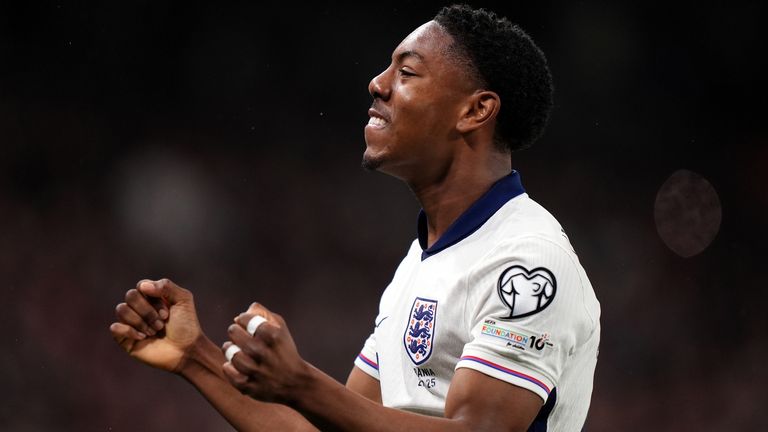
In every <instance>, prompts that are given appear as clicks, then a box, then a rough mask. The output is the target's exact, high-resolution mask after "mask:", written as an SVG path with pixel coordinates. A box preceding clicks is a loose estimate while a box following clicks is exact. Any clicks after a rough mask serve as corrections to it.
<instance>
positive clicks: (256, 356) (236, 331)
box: [227, 324, 267, 364]
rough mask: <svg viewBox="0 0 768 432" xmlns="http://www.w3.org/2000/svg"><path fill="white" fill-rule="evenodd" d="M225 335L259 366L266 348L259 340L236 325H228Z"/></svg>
mask: <svg viewBox="0 0 768 432" xmlns="http://www.w3.org/2000/svg"><path fill="white" fill-rule="evenodd" d="M227 333H228V334H229V340H231V341H232V343H234V344H235V345H237V346H238V347H240V349H241V350H242V351H243V353H244V354H245V355H246V356H248V357H250V358H251V360H252V361H253V362H254V363H256V364H259V363H261V362H262V360H263V358H264V354H265V353H266V349H267V347H266V346H265V345H264V342H263V341H262V340H261V339H258V338H254V337H252V336H251V335H250V334H248V332H246V331H245V329H243V328H242V327H240V326H239V325H237V324H232V325H230V326H229V328H227ZM235 357H239V356H235Z"/></svg>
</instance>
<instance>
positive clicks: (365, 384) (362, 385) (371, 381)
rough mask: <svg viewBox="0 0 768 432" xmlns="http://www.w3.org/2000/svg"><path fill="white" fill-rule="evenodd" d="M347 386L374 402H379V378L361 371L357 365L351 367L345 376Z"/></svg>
mask: <svg viewBox="0 0 768 432" xmlns="http://www.w3.org/2000/svg"><path fill="white" fill-rule="evenodd" d="M347 388H348V389H350V390H352V391H353V392H355V393H357V394H359V395H362V396H364V397H366V398H368V399H370V400H372V401H374V402H376V403H379V404H380V403H381V385H380V384H379V380H377V379H376V378H374V377H372V376H370V375H368V374H367V373H365V372H363V371H362V370H360V368H358V367H357V366H354V367H353V368H352V372H350V373H349V377H348V378H347Z"/></svg>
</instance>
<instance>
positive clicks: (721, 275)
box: [0, 1, 768, 431]
mask: <svg viewBox="0 0 768 432" xmlns="http://www.w3.org/2000/svg"><path fill="white" fill-rule="evenodd" d="M9 3H10V2H5V3H3V4H2V6H0V276H2V278H1V279H0V280H2V282H0V288H1V289H2V297H3V302H2V305H3V310H2V312H1V313H0V324H1V325H2V327H1V328H2V338H0V371H2V372H0V389H2V396H0V398H1V399H0V429H2V430H8V431H38V430H41V431H42V430H51V431H52V430H56V431H106V430H112V431H131V430H151V431H157V430H224V429H227V428H228V427H229V426H228V425H227V424H226V423H225V422H224V421H223V420H222V419H220V418H219V416H218V415H217V414H216V413H215V412H214V410H213V409H211V408H209V407H208V406H207V404H206V402H205V401H204V400H203V398H202V397H200V396H199V395H198V394H197V393H196V392H195V391H194V390H193V389H192V388H191V387H190V386H189V385H188V384H186V383H185V382H183V380H181V379H180V378H178V377H175V376H171V375H168V374H164V373H161V372H158V371H155V370H151V369H149V368H146V367H143V366H142V365H140V364H138V363H136V362H134V361H132V360H131V359H129V358H128V357H127V356H126V355H124V353H123V352H122V351H121V350H120V349H119V348H118V347H117V345H116V344H114V343H113V341H112V340H111V338H110V336H109V332H108V326H109V324H110V322H112V320H113V313H114V306H115V305H116V304H117V303H118V302H119V301H121V297H122V295H123V293H124V292H125V291H126V290H127V289H129V288H131V287H132V286H133V285H134V284H135V282H136V281H137V280H139V279H142V278H160V277H164V276H167V277H170V278H172V279H173V280H175V281H177V282H178V283H179V284H181V285H183V286H185V287H187V288H189V289H191V290H192V291H193V292H194V293H195V294H196V299H197V302H198V309H199V311H200V315H201V320H202V322H203V325H204V327H205V329H206V331H207V333H208V334H209V336H210V337H211V338H212V339H214V341H216V342H217V343H221V342H223V341H224V337H225V329H226V326H227V325H228V324H229V322H230V321H231V319H232V317H233V316H234V315H235V314H236V313H239V312H240V311H242V310H244V309H245V308H246V307H247V306H248V304H250V302H252V301H254V300H258V301H260V302H262V303H264V304H266V305H267V306H269V307H270V308H272V309H273V310H275V311H277V312H279V313H281V314H283V315H284V316H285V317H286V319H287V320H288V323H289V325H290V328H291V330H292V332H293V334H294V337H295V339H296V340H297V343H298V345H299V349H300V352H301V353H302V354H303V356H304V357H305V358H306V359H308V360H309V361H311V362H312V363H313V364H315V365H316V366H318V367H320V368H321V369H323V370H325V371H327V372H328V373H330V374H331V375H333V376H334V377H336V378H338V379H340V380H343V379H344V378H345V377H346V374H347V373H348V371H349V370H350V368H351V366H352V361H353V359H354V357H355V355H356V353H357V352H358V350H359V348H360V346H361V344H362V342H363V340H364V339H365V337H366V336H367V334H368V333H369V332H370V330H371V328H372V323H373V318H374V316H375V313H376V309H377V306H378V296H379V294H380V293H381V291H382V290H383V289H384V287H385V286H386V284H387V282H388V281H389V278H390V277H391V275H392V272H393V271H394V269H395V267H396V265H397V263H398V261H399V260H400V258H401V257H402V256H403V255H404V253H405V251H406V248H407V246H408V244H409V242H410V241H411V240H412V239H413V237H414V235H415V220H416V219H415V217H416V212H417V210H418V205H417V203H416V202H415V200H414V199H413V197H412V195H411V194H410V192H409V191H408V189H407V188H406V187H405V186H404V185H403V184H401V183H399V182H398V181H396V180H394V179H391V178H388V177H385V176H383V175H380V174H371V173H366V172H364V171H363V170H361V169H360V168H359V163H360V157H361V154H362V150H363V147H364V141H363V133H362V130H363V126H364V124H365V123H366V122H367V114H366V110H367V107H368V106H369V103H370V96H369V95H368V93H367V89H366V86H367V84H368V81H369V80H370V78H371V77H373V76H374V75H375V74H377V73H378V72H379V71H380V70H382V69H383V68H384V67H386V65H387V64H388V61H389V55H390V53H391V51H392V49H393V48H394V47H395V46H396V45H397V44H398V43H399V41H400V40H401V39H402V38H403V37H404V36H406V35H407V34H408V33H409V32H410V31H411V30H412V29H413V28H415V27H416V26H418V25H420V24H421V23H423V22H425V21H428V20H429V19H430V18H431V17H432V16H433V15H434V14H435V13H436V12H437V10H438V8H439V6H440V4H438V3H432V2H404V3H402V4H397V5H396V6H393V5H392V4H391V3H388V2H382V3H361V4H360V5H358V6H352V7H350V6H347V5H344V6H342V5H340V4H337V3H335V2H317V3H314V4H312V5H311V6H306V5H300V4H297V3H293V2H282V3H280V6H275V5H262V4H259V3H257V2H241V3H229V2H227V4H214V3H213V2H211V3H210V4H207V5H206V4H200V3H196V2H160V1H131V2H101V4H99V5H85V3H84V2H67V1H61V2H48V3H45V2H27V6H21V5H19V4H20V3H22V2H14V4H13V5H12V6H11V5H9ZM16 3H19V4H16ZM220 3H223V2H220ZM476 5H478V6H490V7H491V8H493V9H495V10H496V11H498V12H500V13H501V14H503V15H506V16H508V17H510V18H511V19H512V20H513V21H515V22H517V23H519V24H521V26H522V27H523V28H525V29H526V30H527V31H528V32H529V33H530V34H531V35H532V36H533V37H534V39H535V40H536V41H537V43H538V44H539V45H540V46H541V47H542V48H543V50H544V51H545V52H546V53H547V55H548V57H549V60H550V64H551V67H552V71H553V75H554V78H555V84H556V88H557V91H556V106H555V109H554V112H553V115H552V119H551V122H550V125H549V128H548V131H547V133H546V134H545V136H544V137H543V138H542V139H541V140H540V141H539V142H538V143H537V145H536V146H534V148H532V149H530V150H527V151H525V152H522V153H519V154H516V155H515V159H514V166H515V167H516V168H517V169H518V170H519V171H521V173H522V176H523V181H524V184H525V185H526V188H527V190H528V192H529V194H530V195H531V196H532V197H533V198H534V199H536V200H537V201H539V202H540V203H542V204H543V205H544V206H545V207H547V208H548V209H550V210H551V211H552V212H553V213H554V214H555V215H556V216H557V217H558V218H559V220H560V221H561V223H562V224H563V226H564V227H565V229H566V230H567V231H568V233H569V235H570V237H571V240H572V242H573V244H574V246H575V247H576V250H577V252H578V253H579V256H580V258H581V261H582V263H583V264H584V266H585V268H586V269H587V273H588V274H589V276H590V278H591V280H592V283H593V285H594V287H595V290H596V292H597V294H598V297H599V299H600V300H601V302H602V307H603V317H602V325H603V335H602V338H603V339H602V346H601V351H600V361H599V363H598V369H597V375H596V380H595V391H594V395H593V399H592V408H591V411H590V416H589V419H588V422H587V426H588V430H592V431H641V430H642V431H645V430H655V431H673V430H674V431H678V430H696V431H730V430H766V429H768V416H766V415H765V412H764V406H765V404H766V402H768V401H767V400H766V397H765V392H764V389H765V384H766V383H768V379H767V378H768V376H767V374H766V371H765V367H764V363H763V362H764V361H765V359H766V358H767V356H768V348H767V346H766V345H767V344H766V339H767V338H766V336H765V331H766V329H767V328H768V326H767V325H766V324H767V322H766V321H768V320H767V319H766V316H767V314H766V310H765V305H766V300H768V296H766V278H765V273H766V271H765V268H766V265H765V262H764V261H765V259H766V258H768V253H766V248H765V240H766V222H765V221H766V217H767V216H768V193H767V192H766V185H767V184H768V174H766V167H767V165H768V148H767V147H766V139H767V135H768V129H767V128H766V120H765V119H766V109H765V104H766V97H765V95H766V93H765V84H764V80H765V76H766V56H765V44H764V43H763V42H764V41H763V40H762V38H761V34H760V31H761V29H760V26H761V25H762V24H763V23H764V22H765V19H764V18H765V16H764V14H763V10H762V8H761V7H759V6H757V5H758V3H757V2H755V3H753V4H752V5H750V4H748V3H735V2H717V3H708V4H707V5H704V4H703V3H688V4H684V3H672V2H670V4H666V5H663V6H662V5H652V4H647V3H641V4H638V5H629V4H622V3H620V2H610V1H604V2H597V1H585V2H560V3H555V2H529V3H523V2H505V3H503V4H501V3H499V4H491V3H489V2H477V3H476ZM679 169H687V170H691V171H694V172H696V173H698V174H699V175H701V176H702V177H703V178H705V179H707V180H708V181H709V182H710V183H711V184H712V186H713V187H714V189H715V190H716V191H717V193H718V195H719V199H720V202H721V204H722V224H721V226H720V232H719V233H718V235H717V236H716V237H715V239H714V241H713V242H712V243H711V245H710V246H709V247H708V248H707V249H706V250H704V251H703V252H702V253H700V254H698V255H695V256H692V257H689V258H682V257H680V256H678V255H676V254H675V253H674V252H672V250H670V249H669V248H668V247H667V246H666V245H665V244H664V243H663V242H662V240H661V239H660V237H659V236H658V234H657V230H656V226H655V222H654V201H655V199H656V194H657V191H658V190H659V188H660V187H661V185H662V184H663V183H664V181H665V180H666V179H667V178H668V177H669V176H670V175H671V174H672V173H673V172H675V171H677V170H679Z"/></svg>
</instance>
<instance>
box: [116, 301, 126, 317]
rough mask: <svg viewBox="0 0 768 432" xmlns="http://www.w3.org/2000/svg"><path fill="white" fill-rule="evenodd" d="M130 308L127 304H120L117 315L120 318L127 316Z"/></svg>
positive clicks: (117, 307)
mask: <svg viewBox="0 0 768 432" xmlns="http://www.w3.org/2000/svg"><path fill="white" fill-rule="evenodd" d="M127 307H128V305H127V304H125V303H120V304H118V305H117V306H115V315H117V317H118V318H120V317H122V316H123V314H125V309H126V308H127Z"/></svg>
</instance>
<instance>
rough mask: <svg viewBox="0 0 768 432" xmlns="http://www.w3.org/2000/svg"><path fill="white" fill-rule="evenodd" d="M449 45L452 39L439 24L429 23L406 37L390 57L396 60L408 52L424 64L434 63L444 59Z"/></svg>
mask: <svg viewBox="0 0 768 432" xmlns="http://www.w3.org/2000/svg"><path fill="white" fill-rule="evenodd" d="M451 43H453V38H452V37H451V36H450V35H449V34H448V33H447V32H446V31H445V30H443V28H442V27H440V24H438V23H436V22H435V21H429V22H427V23H424V24H422V25H421V26H419V27H418V28H417V29H416V30H414V31H412V32H411V34H409V35H408V36H406V37H405V39H403V41H402V42H400V45H398V46H397V48H395V51H394V52H393V53H392V57H393V58H394V59H397V58H398V56H399V55H401V54H402V53H406V52H408V53H415V54H416V55H417V56H419V57H421V60H422V61H424V62H430V61H431V62H434V61H436V60H440V59H442V58H443V57H444V55H445V53H446V52H447V50H448V48H449V47H450V45H451Z"/></svg>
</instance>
